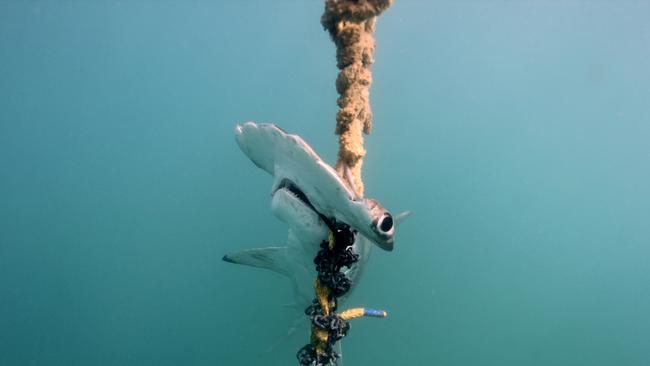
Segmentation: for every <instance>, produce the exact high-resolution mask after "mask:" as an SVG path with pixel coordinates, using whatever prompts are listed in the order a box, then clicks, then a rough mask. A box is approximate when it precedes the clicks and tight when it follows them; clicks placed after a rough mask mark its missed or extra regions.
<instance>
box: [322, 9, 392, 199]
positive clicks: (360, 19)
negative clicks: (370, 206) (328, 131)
mask: <svg viewBox="0 0 650 366" xmlns="http://www.w3.org/2000/svg"><path fill="white" fill-rule="evenodd" d="M392 3H393V0H326V1H325V13H324V14H323V16H322V18H321V24H323V27H325V29H326V30H327V31H328V32H329V33H330V36H331V37H332V40H333V41H334V44H335V45H336V63H337V65H336V66H337V67H338V68H339V69H340V70H341V71H340V72H339V75H338V77H337V78H336V91H337V92H338V93H339V98H338V100H337V104H338V106H339V110H338V112H337V114H336V134H337V135H339V156H338V161H337V163H336V169H337V170H338V171H339V173H342V172H343V166H344V165H347V166H348V167H350V171H351V173H352V177H353V179H354V186H355V188H356V190H357V194H358V195H359V197H361V196H363V181H362V180H361V165H362V164H363V157H364V156H365V155H366V150H365V149H364V148H363V134H364V133H365V134H369V133H370V131H371V130H372V111H371V110H370V100H369V88H370V84H371V83H372V73H371V72H370V66H371V65H372V63H373V62H374V53H375V39H374V36H373V33H374V31H375V20H376V17H377V16H378V15H379V14H381V13H382V12H383V11H384V10H386V9H387V8H388V7H389V6H390V5H391V4H392Z"/></svg>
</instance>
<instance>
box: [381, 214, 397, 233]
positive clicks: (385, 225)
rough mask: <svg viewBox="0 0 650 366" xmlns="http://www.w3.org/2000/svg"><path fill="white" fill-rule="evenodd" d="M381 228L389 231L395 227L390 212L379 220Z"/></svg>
mask: <svg viewBox="0 0 650 366" xmlns="http://www.w3.org/2000/svg"><path fill="white" fill-rule="evenodd" d="M378 226H379V230H381V231H383V232H385V233H387V232H389V231H390V230H391V229H392V228H393V217H392V216H391V215H390V214H388V213H387V214H386V215H384V217H382V219H381V221H380V222H379V225H378Z"/></svg>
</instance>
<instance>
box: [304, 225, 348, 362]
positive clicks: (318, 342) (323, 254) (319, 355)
mask: <svg viewBox="0 0 650 366" xmlns="http://www.w3.org/2000/svg"><path fill="white" fill-rule="evenodd" d="M329 239H330V240H329V241H323V242H322V243H321V250H320V251H319V252H318V254H317V255H316V258H314V264H316V271H317V272H318V278H317V280H316V293H317V296H318V297H317V298H316V299H314V301H313V303H312V304H311V305H310V306H309V307H308V308H307V309H306V310H305V314H306V315H307V316H309V318H310V320H311V325H312V339H311V343H309V344H307V345H305V346H304V347H303V348H301V349H300V351H298V354H297V357H298V361H299V362H300V364H301V365H313V364H315V365H329V364H331V363H334V362H336V360H337V359H338V357H339V355H338V354H337V353H336V352H334V350H333V347H334V344H335V343H336V342H338V341H339V340H341V338H343V337H345V336H346V335H347V333H348V330H349V329H350V324H349V323H348V322H347V321H346V320H344V319H343V318H342V317H341V316H339V315H337V314H335V313H334V312H335V311H336V308H337V301H336V298H337V297H341V296H343V295H344V294H345V293H347V292H348V291H349V290H350V286H351V282H350V279H348V278H347V277H346V276H345V274H344V273H343V272H341V269H342V268H343V267H348V268H350V267H351V266H352V265H353V264H354V263H356V262H357V261H358V260H359V255H358V254H356V253H355V252H354V250H353V248H352V245H353V244H354V232H352V230H351V229H350V227H349V226H348V225H345V224H337V225H335V226H334V228H333V230H332V231H330V238H329Z"/></svg>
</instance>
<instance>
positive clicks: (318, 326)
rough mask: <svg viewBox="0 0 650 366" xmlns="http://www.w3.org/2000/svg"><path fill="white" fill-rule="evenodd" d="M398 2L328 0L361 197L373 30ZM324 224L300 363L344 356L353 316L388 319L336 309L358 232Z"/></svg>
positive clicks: (347, 161)
mask: <svg viewBox="0 0 650 366" xmlns="http://www.w3.org/2000/svg"><path fill="white" fill-rule="evenodd" d="M392 2H393V0H326V1H325V12H324V14H323V16H322V17H321V24H322V25H323V27H324V28H325V29H326V30H327V31H328V32H329V34H330V36H331V37H332V40H333V41H334V44H335V45H336V60H337V67H338V68H339V70H340V72H339V75H338V77H337V78H336V90H337V92H338V93H339V98H338V100H337V104H338V106H339V110H338V112H337V114H336V134H337V135H339V153H338V161H337V163H336V169H337V171H338V173H339V174H340V175H341V176H344V175H346V172H345V171H346V167H347V168H349V173H351V177H350V178H351V180H352V183H353V189H355V190H356V192H355V193H356V195H357V197H362V196H363V193H364V192H363V191H364V186H363V181H362V179H361V166H362V164H363V157H364V156H365V154H366V151H365V149H364V148H363V134H364V133H365V134H369V133H370V131H371V129H372V112H371V109H370V100H369V88H370V84H371V83H372V73H371V71H370V66H371V65H372V63H373V62H374V51H375V40H374V36H373V33H374V29H375V21H376V17H377V16H378V15H379V14H381V13H382V12H383V11H384V10H386V9H387V8H388V7H389V6H390V5H391V4H392ZM324 220H325V222H326V223H327V224H328V226H329V227H330V235H329V239H328V241H324V242H323V243H322V245H321V250H320V251H319V252H318V255H317V256H316V258H315V259H314V263H315V264H316V270H317V272H318V278H317V279H316V281H315V285H314V287H315V292H316V299H315V300H314V302H313V304H312V305H311V306H309V307H308V308H307V309H306V310H305V313H306V315H308V316H309V317H310V319H311V323H312V326H311V337H310V343H309V344H307V345H305V346H304V347H303V348H301V349H300V350H299V351H298V354H297V358H298V361H299V362H300V364H301V365H316V366H321V365H328V364H331V363H334V362H336V360H337V358H338V357H339V355H337V354H336V353H335V352H334V351H333V346H334V344H335V343H336V342H338V341H340V339H341V338H343V337H344V336H345V335H346V334H347V332H348V330H349V329H350V325H349V323H348V320H351V319H355V318H359V317H363V316H369V317H386V316H387V315H388V314H387V313H386V312H385V311H383V310H374V309H367V308H354V309H348V310H345V311H343V312H340V313H338V314H337V313H336V308H337V305H338V304H337V298H338V297H340V296H342V295H343V294H345V293H346V292H347V291H348V290H349V289H350V286H351V283H350V280H349V279H348V278H347V277H346V276H345V275H344V274H343V272H341V269H342V267H348V268H350V266H351V265H353V264H354V263H355V262H356V261H358V259H359V255H358V254H356V253H354V251H353V249H352V245H353V244H354V240H355V233H354V232H353V231H352V230H351V228H350V227H349V226H348V225H346V224H344V223H336V222H334V223H333V222H329V221H328V220H327V219H325V218H324Z"/></svg>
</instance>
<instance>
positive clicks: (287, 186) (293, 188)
mask: <svg viewBox="0 0 650 366" xmlns="http://www.w3.org/2000/svg"><path fill="white" fill-rule="evenodd" d="M281 189H283V190H285V191H287V192H289V193H291V194H292V195H293V196H294V197H296V198H297V199H298V200H299V201H300V202H302V203H304V204H305V206H307V207H309V208H310V209H311V210H312V211H314V212H315V213H316V214H317V215H318V216H321V217H322V216H323V215H322V214H321V213H320V212H318V211H317V210H316V208H315V207H314V205H312V204H311V202H309V198H307V195H306V194H305V193H304V192H303V191H302V190H300V188H299V187H298V186H297V185H296V184H295V183H294V182H292V181H291V180H289V179H287V178H284V179H282V180H281V181H280V184H278V186H277V188H276V189H275V190H274V191H273V194H275V193H276V192H277V191H279V190H281Z"/></svg>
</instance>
